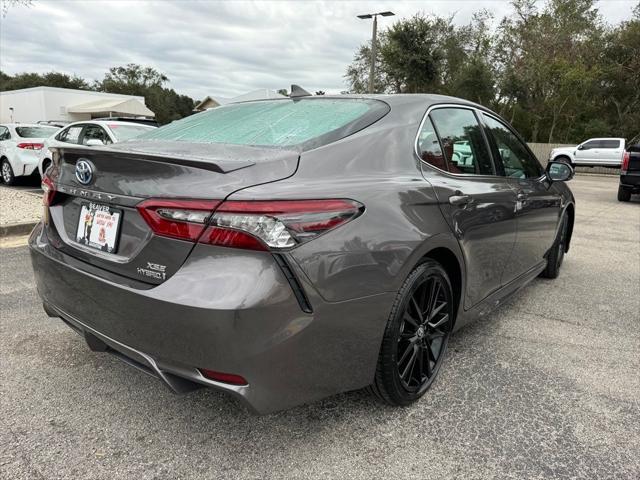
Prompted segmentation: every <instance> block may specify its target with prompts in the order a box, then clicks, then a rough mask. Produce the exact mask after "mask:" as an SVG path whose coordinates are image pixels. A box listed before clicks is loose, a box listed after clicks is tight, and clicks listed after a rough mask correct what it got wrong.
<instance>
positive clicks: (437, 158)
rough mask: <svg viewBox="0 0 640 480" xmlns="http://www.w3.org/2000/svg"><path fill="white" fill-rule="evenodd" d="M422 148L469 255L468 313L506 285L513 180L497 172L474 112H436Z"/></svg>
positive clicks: (426, 122)
mask: <svg viewBox="0 0 640 480" xmlns="http://www.w3.org/2000/svg"><path fill="white" fill-rule="evenodd" d="M417 148H418V154H419V156H420V158H421V159H422V160H423V164H424V165H423V174H424V175H425V177H426V179H427V180H428V181H429V183H431V185H432V186H433V188H434V190H435V193H436V195H437V197H438V201H439V204H440V208H441V210H442V212H443V214H444V216H445V218H446V219H447V222H448V223H449V226H450V227H451V230H452V231H453V232H454V234H455V235H456V237H457V239H458V241H459V244H460V247H461V249H462V252H463V254H464V259H465V265H466V270H467V288H466V292H465V299H464V305H465V308H467V309H468V308H470V307H473V306H474V305H475V304H477V303H478V302H480V301H481V300H483V299H484V298H485V297H487V296H488V295H489V294H491V293H492V292H493V291H495V290H497V289H498V288H500V286H501V277H502V272H503V271H504V269H505V267H506V264H507V261H508V259H509V256H510V255H511V250H512V248H513V246H514V243H515V237H516V220H515V216H514V210H515V206H516V194H515V192H514V190H513V189H512V188H511V186H510V184H509V181H508V180H507V179H506V178H505V177H503V176H499V175H497V174H496V169H495V166H494V164H493V162H492V157H491V153H490V150H489V147H488V145H487V142H486V138H485V134H484V132H483V130H482V128H481V126H480V123H479V121H478V118H477V113H476V111H475V110H474V109H473V108H468V107H464V106H443V107H436V108H434V109H432V110H431V111H430V113H429V115H428V116H427V117H426V118H425V120H424V122H423V125H422V128H421V132H420V133H419V136H418V145H417Z"/></svg>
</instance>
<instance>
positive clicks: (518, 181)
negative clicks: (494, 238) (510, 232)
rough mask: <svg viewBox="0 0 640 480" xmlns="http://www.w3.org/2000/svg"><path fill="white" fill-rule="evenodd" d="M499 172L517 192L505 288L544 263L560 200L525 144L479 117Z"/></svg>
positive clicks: (497, 124) (494, 120) (499, 125)
mask: <svg viewBox="0 0 640 480" xmlns="http://www.w3.org/2000/svg"><path fill="white" fill-rule="evenodd" d="M482 120H483V123H484V124H485V127H486V131H487V134H488V136H489V140H490V143H491V145H492V148H493V150H494V156H495V157H497V158H498V160H499V162H498V168H499V170H500V171H501V172H502V173H504V175H505V178H506V179H507V180H508V182H509V184H510V185H511V187H512V188H513V190H514V191H515V192H516V195H517V204H516V209H515V211H516V218H517V231H518V233H517V236H516V243H515V246H514V249H513V253H512V255H511V258H510V259H509V262H508V264H507V268H506V269H505V271H504V273H503V278H502V283H503V284H507V283H509V282H510V281H511V280H513V279H515V278H517V277H518V276H520V275H522V274H523V273H525V272H527V271H529V270H531V269H532V268H534V267H536V266H539V265H540V264H541V263H543V262H544V261H545V254H546V253H547V252H548V251H549V249H550V248H551V245H552V244H553V242H554V240H555V236H556V229H557V227H558V223H559V216H560V212H561V196H560V194H559V193H558V192H557V191H556V189H555V188H554V187H553V185H552V184H551V183H550V182H549V181H548V180H547V179H546V176H545V174H544V169H543V168H542V166H541V165H540V163H539V162H538V160H537V159H536V158H535V157H534V156H533V154H531V153H530V151H529V149H528V148H527V147H526V145H525V144H524V142H522V141H521V140H520V139H519V138H518V136H517V135H516V134H515V133H514V132H513V131H512V130H511V129H510V128H509V127H508V126H507V125H505V124H504V123H502V122H501V121H500V120H498V119H497V118H494V117H492V116H490V115H488V114H485V113H483V114H482Z"/></svg>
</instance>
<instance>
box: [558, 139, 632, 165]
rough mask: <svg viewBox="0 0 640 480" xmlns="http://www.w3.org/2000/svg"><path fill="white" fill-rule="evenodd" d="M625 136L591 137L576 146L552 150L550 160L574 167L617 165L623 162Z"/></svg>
mask: <svg viewBox="0 0 640 480" xmlns="http://www.w3.org/2000/svg"><path fill="white" fill-rule="evenodd" d="M624 147H625V139H624V138H590V139H589V140H587V141H586V142H583V143H581V144H580V145H577V146H575V147H559V148H554V149H553V150H551V153H550V155H549V160H554V161H558V162H565V163H568V164H569V165H571V166H572V167H574V168H575V167H615V168H619V167H620V165H621V164H622V155H623V154H624Z"/></svg>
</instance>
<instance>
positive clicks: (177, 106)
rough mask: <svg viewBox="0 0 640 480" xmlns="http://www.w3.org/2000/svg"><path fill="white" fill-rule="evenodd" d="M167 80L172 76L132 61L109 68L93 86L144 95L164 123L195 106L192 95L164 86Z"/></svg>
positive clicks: (109, 90)
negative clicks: (188, 95)
mask: <svg viewBox="0 0 640 480" xmlns="http://www.w3.org/2000/svg"><path fill="white" fill-rule="evenodd" d="M168 82H169V78H168V77H167V76H166V75H164V74H163V73H160V72H158V71H157V70H155V69H154V68H151V67H142V66H140V65H136V64H133V63H130V64H128V65H125V66H120V67H112V68H110V69H109V71H108V72H107V73H106V74H105V76H104V78H103V79H102V80H101V81H96V82H94V85H93V87H94V89H95V90H98V91H102V92H109V93H120V94H125V95H139V96H143V97H145V102H146V104H147V106H148V107H149V108H150V109H151V110H153V112H154V113H155V114H156V120H157V121H158V122H159V123H161V124H164V123H169V122H172V121H174V120H178V119H180V118H182V117H185V116H188V115H191V113H193V108H194V106H195V104H194V102H193V99H191V98H189V97H187V96H186V95H178V94H177V93H176V92H175V91H174V90H173V89H170V88H165V87H164V85H165V84H167V83H168Z"/></svg>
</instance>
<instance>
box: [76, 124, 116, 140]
mask: <svg viewBox="0 0 640 480" xmlns="http://www.w3.org/2000/svg"><path fill="white" fill-rule="evenodd" d="M89 140H100V141H101V142H102V144H103V145H107V144H108V143H111V139H110V138H109V135H107V132H106V131H105V130H104V128H102V127H101V126H100V125H87V126H86V127H85V129H84V134H83V135H82V144H83V145H86V144H87V142H88V141H89Z"/></svg>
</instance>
